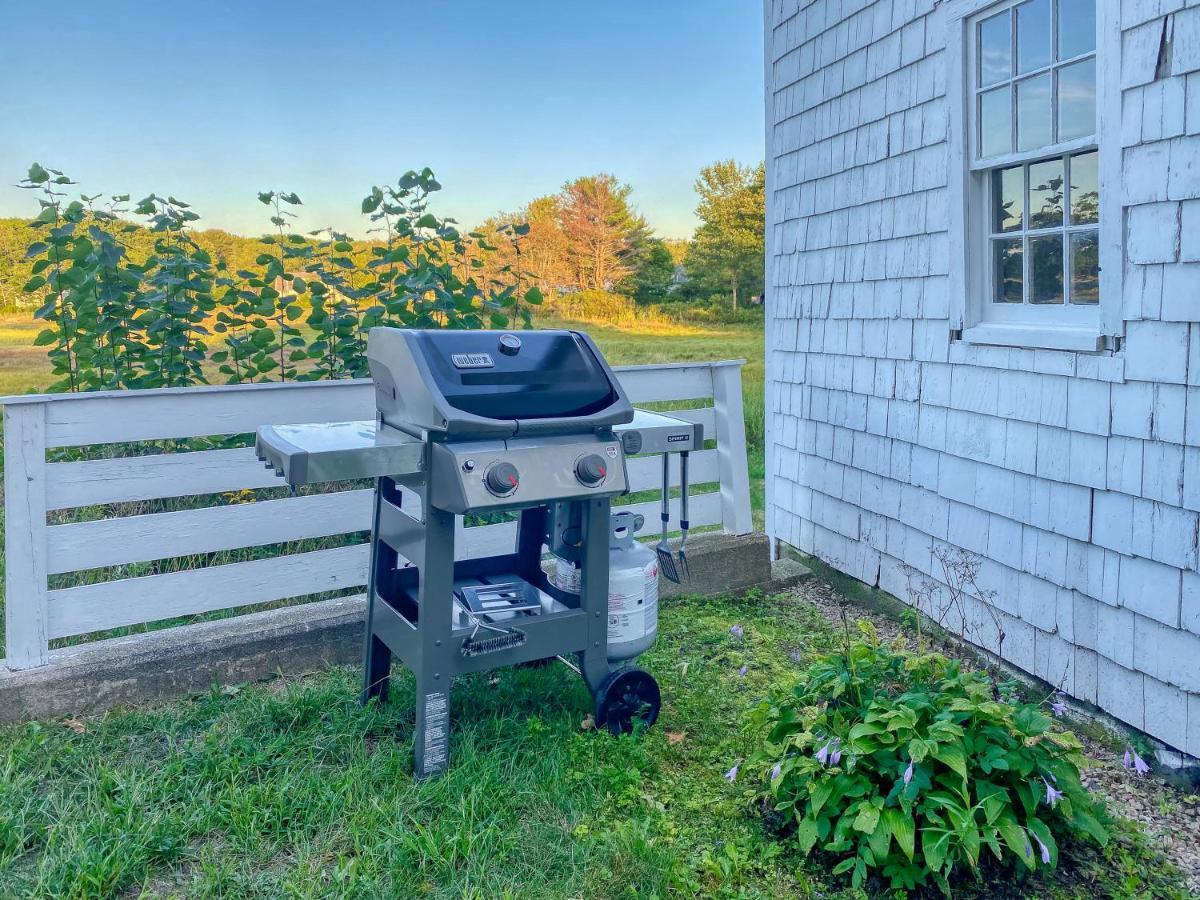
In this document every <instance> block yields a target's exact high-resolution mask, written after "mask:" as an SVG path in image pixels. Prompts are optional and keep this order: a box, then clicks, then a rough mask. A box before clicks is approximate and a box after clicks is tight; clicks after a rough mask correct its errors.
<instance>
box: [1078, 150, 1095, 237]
mask: <svg viewBox="0 0 1200 900" xmlns="http://www.w3.org/2000/svg"><path fill="white" fill-rule="evenodd" d="M1099 156H1100V154H1098V153H1097V152H1096V151H1095V150H1093V151H1092V152H1091V153H1080V154H1079V155H1078V156H1072V157H1071V224H1072V225H1091V224H1092V223H1094V222H1099V221H1100V175H1099V165H1100V162H1099Z"/></svg>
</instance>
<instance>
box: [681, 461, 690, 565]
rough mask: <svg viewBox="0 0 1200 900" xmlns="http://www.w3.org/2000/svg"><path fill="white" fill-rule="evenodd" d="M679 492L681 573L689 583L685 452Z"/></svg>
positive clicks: (686, 462) (686, 466)
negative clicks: (686, 548)
mask: <svg viewBox="0 0 1200 900" xmlns="http://www.w3.org/2000/svg"><path fill="white" fill-rule="evenodd" d="M679 491H680V495H681V496H680V516H679V530H680V532H681V535H682V536H681V537H680V539H679V571H680V572H681V573H682V574H683V577H684V578H686V579H687V580H688V581H691V579H692V571H691V567H690V566H689V565H688V559H687V553H686V551H685V549H684V548H685V547H686V546H687V539H688V527H689V523H688V452H687V451H686V450H684V451H683V452H681V453H680V454H679Z"/></svg>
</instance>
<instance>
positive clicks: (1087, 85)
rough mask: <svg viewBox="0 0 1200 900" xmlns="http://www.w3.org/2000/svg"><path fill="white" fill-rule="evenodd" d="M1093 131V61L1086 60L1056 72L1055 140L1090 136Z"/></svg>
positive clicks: (1094, 74)
mask: <svg viewBox="0 0 1200 900" xmlns="http://www.w3.org/2000/svg"><path fill="white" fill-rule="evenodd" d="M1095 130H1096V59H1095V57H1093V58H1091V59H1085V60H1084V61H1083V62H1077V63H1074V64H1072V65H1069V66H1063V67H1062V68H1061V69H1059V70H1058V139H1059V140H1060V141H1069V140H1071V139H1072V138H1077V137H1083V136H1084V135H1088V134H1092V133H1093V132H1095Z"/></svg>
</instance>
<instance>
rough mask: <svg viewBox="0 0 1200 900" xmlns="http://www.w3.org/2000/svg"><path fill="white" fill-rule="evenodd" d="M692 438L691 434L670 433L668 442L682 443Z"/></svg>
mask: <svg viewBox="0 0 1200 900" xmlns="http://www.w3.org/2000/svg"><path fill="white" fill-rule="evenodd" d="M691 439H692V436H691V435H690V434H668V435H667V443H668V444H681V443H683V442H684V441H690V440H691Z"/></svg>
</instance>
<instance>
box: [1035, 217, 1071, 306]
mask: <svg viewBox="0 0 1200 900" xmlns="http://www.w3.org/2000/svg"><path fill="white" fill-rule="evenodd" d="M1029 280H1030V281H1031V282H1033V285H1032V287H1033V290H1032V291H1031V292H1030V297H1029V302H1030V303H1062V302H1063V235H1062V234H1056V235H1052V236H1049V237H1035V238H1030V239H1029Z"/></svg>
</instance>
